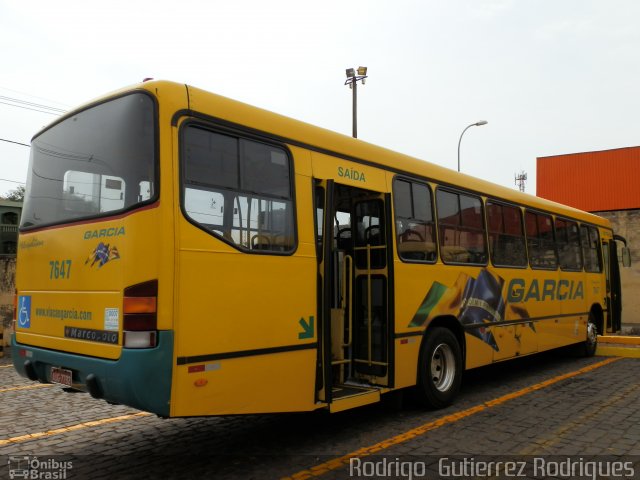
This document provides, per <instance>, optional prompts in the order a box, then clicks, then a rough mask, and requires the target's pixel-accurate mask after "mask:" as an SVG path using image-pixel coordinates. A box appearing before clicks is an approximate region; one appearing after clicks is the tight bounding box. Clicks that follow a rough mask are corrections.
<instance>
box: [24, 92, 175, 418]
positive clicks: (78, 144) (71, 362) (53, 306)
mask: <svg viewBox="0 0 640 480" xmlns="http://www.w3.org/2000/svg"><path fill="white" fill-rule="evenodd" d="M157 110H158V108H157V103H156V101H155V99H154V98H153V97H152V96H151V95H150V94H148V93H146V92H144V91H141V90H138V91H133V92H131V91H130V92H127V93H124V94H121V95H119V96H115V97H112V98H110V99H108V100H106V101H103V102H100V103H98V104H93V105H91V106H89V107H87V108H85V109H83V110H80V111H77V112H74V113H73V114H71V115H67V116H65V117H63V118H62V119H61V120H60V121H58V122H56V123H54V124H53V125H52V126H50V127H48V128H46V129H45V130H43V131H42V132H40V133H39V134H37V135H36V136H35V137H34V139H33V141H32V148H31V158H30V163H29V172H28V178H27V189H26V197H25V203H24V210H23V216H22V223H21V230H20V241H19V250H18V267H17V268H18V269H17V290H18V291H17V302H16V333H15V335H14V336H13V339H12V347H13V362H14V366H15V368H16V370H17V371H18V372H19V373H20V374H21V375H23V376H26V377H28V378H30V379H31V380H34V381H40V382H54V383H59V384H61V385H64V386H67V387H71V388H73V389H77V390H83V391H87V392H89V393H90V394H91V395H92V396H94V397H96V398H103V399H105V400H107V401H110V402H114V403H123V404H127V405H130V406H133V407H137V408H140V409H143V410H147V411H151V412H154V413H157V414H159V415H165V416H166V415H169V400H170V390H171V365H172V352H173V334H172V331H171V323H170V318H169V317H168V316H166V317H163V316H161V315H159V314H158V312H159V302H158V299H159V297H161V296H162V295H159V290H162V289H163V288H165V289H167V290H168V291H170V288H171V286H170V285H164V286H163V285H160V284H159V282H158V279H159V278H161V272H162V270H163V269H166V268H172V267H171V265H172V260H171V258H172V256H171V252H172V250H171V249H172V245H173V243H172V239H171V237H172V235H171V232H172V230H171V228H170V227H168V228H167V229H166V230H165V231H166V232H167V235H166V236H165V237H162V238H160V237H161V236H158V235H150V232H158V231H160V232H162V226H163V224H164V223H163V222H165V223H166V220H165V219H164V218H163V215H162V209H161V208H160V202H159V184H158V182H159V155H158V121H157ZM162 278H168V279H170V278H171V275H166V277H162ZM164 301H165V302H166V304H167V305H168V309H167V311H169V309H170V305H171V303H170V302H171V295H170V294H168V295H165V299H164ZM149 372H153V375H149Z"/></svg>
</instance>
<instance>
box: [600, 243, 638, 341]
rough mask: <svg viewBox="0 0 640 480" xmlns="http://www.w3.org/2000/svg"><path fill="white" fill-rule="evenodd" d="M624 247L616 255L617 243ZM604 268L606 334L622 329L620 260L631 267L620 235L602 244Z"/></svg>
mask: <svg viewBox="0 0 640 480" xmlns="http://www.w3.org/2000/svg"><path fill="white" fill-rule="evenodd" d="M617 242H622V244H623V245H624V247H623V248H622V249H621V255H619V254H618V243H617ZM603 253H604V268H605V272H606V275H607V312H608V313H607V327H606V332H610V333H615V332H619V331H620V330H621V329H622V283H621V281H620V260H619V258H620V257H621V260H622V263H623V265H624V266H625V267H628V266H630V265H631V257H630V254H629V249H628V248H627V241H626V240H625V239H624V237H621V236H620V235H614V236H613V239H611V240H605V241H604V242H603Z"/></svg>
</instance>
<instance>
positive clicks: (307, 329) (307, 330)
mask: <svg viewBox="0 0 640 480" xmlns="http://www.w3.org/2000/svg"><path fill="white" fill-rule="evenodd" d="M298 323H299V324H300V326H301V327H302V329H303V330H304V331H303V332H299V333H298V339H299V340H303V339H305V338H313V334H314V330H315V329H314V327H313V324H314V322H313V316H311V317H309V323H307V322H306V321H305V320H304V318H301V319H300V321H299V322H298Z"/></svg>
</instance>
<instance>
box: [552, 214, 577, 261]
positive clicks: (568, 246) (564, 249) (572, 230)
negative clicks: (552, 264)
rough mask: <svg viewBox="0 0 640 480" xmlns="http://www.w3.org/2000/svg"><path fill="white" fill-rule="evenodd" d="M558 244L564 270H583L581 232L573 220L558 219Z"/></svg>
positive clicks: (559, 257)
mask: <svg viewBox="0 0 640 480" xmlns="http://www.w3.org/2000/svg"><path fill="white" fill-rule="evenodd" d="M556 243H557V246H558V260H559V262H560V268H561V269H562V270H582V252H581V248H580V230H579V229H578V224H577V223H576V222H572V221H571V220H564V219H562V218H557V219H556Z"/></svg>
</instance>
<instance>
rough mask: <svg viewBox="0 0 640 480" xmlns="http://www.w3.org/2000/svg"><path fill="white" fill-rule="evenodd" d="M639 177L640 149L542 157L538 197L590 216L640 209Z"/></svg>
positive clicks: (539, 168)
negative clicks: (602, 212)
mask: <svg viewBox="0 0 640 480" xmlns="http://www.w3.org/2000/svg"><path fill="white" fill-rule="evenodd" d="M639 175H640V147H630V148H618V149H615V150H605V151H600V152H584V153H572V154H567V155H556V156H553V157H539V158H538V161H537V180H536V195H537V196H539V197H542V198H547V199H549V200H553V201H556V202H559V203H564V204H565V205H571V206H572V207H576V208H579V209H580V210H586V211H587V212H599V211H612V210H626V209H629V208H640V189H639V188H638V176H639ZM569 183H570V187H569Z"/></svg>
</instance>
